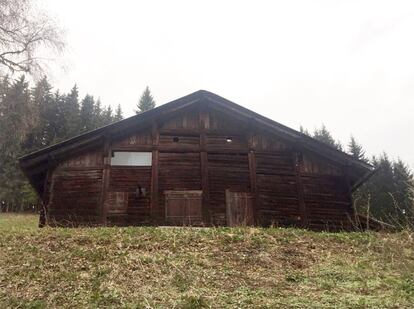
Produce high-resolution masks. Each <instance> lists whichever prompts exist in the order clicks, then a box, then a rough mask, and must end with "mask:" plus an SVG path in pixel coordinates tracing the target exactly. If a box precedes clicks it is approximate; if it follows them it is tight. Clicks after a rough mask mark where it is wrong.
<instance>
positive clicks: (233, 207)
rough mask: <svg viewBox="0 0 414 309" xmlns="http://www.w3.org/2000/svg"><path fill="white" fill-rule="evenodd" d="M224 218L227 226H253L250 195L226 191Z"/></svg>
mask: <svg viewBox="0 0 414 309" xmlns="http://www.w3.org/2000/svg"><path fill="white" fill-rule="evenodd" d="M226 216H227V225H228V226H246V225H253V223H254V221H253V197H252V195H251V194H250V193H247V192H231V191H230V190H226Z"/></svg>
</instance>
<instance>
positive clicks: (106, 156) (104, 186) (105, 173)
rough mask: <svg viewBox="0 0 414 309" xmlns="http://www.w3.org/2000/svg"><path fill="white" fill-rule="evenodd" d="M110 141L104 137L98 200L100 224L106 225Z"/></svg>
mask: <svg viewBox="0 0 414 309" xmlns="http://www.w3.org/2000/svg"><path fill="white" fill-rule="evenodd" d="M111 153H112V151H111V141H110V138H109V136H105V140H104V147H103V169H102V189H101V196H100V199H99V203H100V207H101V220H102V224H103V225H106V222H107V216H108V205H107V204H106V203H105V199H106V198H107V191H108V186H109V178H110V173H111Z"/></svg>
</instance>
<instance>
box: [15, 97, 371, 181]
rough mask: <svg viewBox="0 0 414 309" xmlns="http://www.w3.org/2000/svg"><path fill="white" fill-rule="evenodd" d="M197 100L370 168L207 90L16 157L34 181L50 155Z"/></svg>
mask: <svg viewBox="0 0 414 309" xmlns="http://www.w3.org/2000/svg"><path fill="white" fill-rule="evenodd" d="M198 102H208V104H211V105H213V104H214V106H215V107H218V108H222V109H224V110H228V111H231V112H232V113H234V114H236V115H239V116H241V117H246V118H247V119H248V120H249V121H251V122H253V123H254V124H255V125H257V126H260V127H262V128H264V129H267V130H269V131H271V132H273V133H275V134H277V135H279V136H281V137H284V138H285V139H287V140H290V141H292V142H293V143H295V144H296V145H300V147H303V148H304V149H308V150H310V151H312V152H314V153H317V154H320V155H321V156H324V157H326V158H329V159H330V160H334V161H336V162H338V163H340V164H342V165H344V166H351V167H353V168H355V169H357V170H359V171H360V173H358V174H365V173H367V172H370V171H371V170H372V166H371V165H369V164H367V163H365V162H363V161H360V160H357V159H355V158H354V157H352V156H350V155H348V154H346V153H344V152H342V151H339V150H337V149H336V148H334V147H332V146H330V145H327V144H325V143H323V142H320V141H318V140H315V139H313V138H311V137H309V136H307V135H306V134H303V133H301V132H298V131H296V130H293V129H291V128H289V127H287V126H284V125H282V124H280V123H278V122H276V121H274V120H271V119H269V118H266V117H264V116H262V115H259V114H257V113H255V112H253V111H251V110H249V109H247V108H244V107H242V106H240V105H238V104H236V103H233V102H231V101H229V100H227V99H225V98H223V97H220V96H218V95H216V94H214V93H212V92H209V91H206V90H199V91H196V92H194V93H191V94H189V95H187V96H184V97H182V98H179V99H176V100H174V101H171V102H169V103H166V104H164V105H161V106H159V107H156V108H154V109H152V110H149V111H147V112H144V113H141V114H138V115H135V116H132V117H129V118H126V119H123V120H121V121H118V122H115V123H112V124H110V125H107V126H104V127H101V128H98V129H96V130H93V131H89V132H87V133H84V134H81V135H78V136H75V137H73V138H71V139H68V140H65V141H63V142H60V143H58V144H55V145H52V146H49V147H46V148H43V149H41V150H38V151H36V152H33V153H30V154H28V155H25V156H24V157H21V158H20V159H19V162H20V166H21V167H22V169H23V171H24V172H25V174H26V175H27V176H28V177H29V179H31V182H32V184H33V175H34V174H40V173H45V169H46V168H47V167H44V168H42V166H44V164H45V163H47V161H48V160H49V159H50V158H54V157H56V156H59V155H61V154H63V153H65V152H66V151H69V150H71V149H75V148H78V147H82V146H85V145H87V144H89V143H99V142H102V141H103V137H104V136H108V135H109V136H110V135H112V134H114V133H120V132H122V131H123V130H125V129H128V128H131V127H136V126H137V124H143V125H144V124H146V123H147V124H148V123H149V122H150V121H152V120H155V119H157V118H159V117H162V116H165V115H166V114H169V113H172V112H176V111H178V110H181V109H184V108H186V107H189V106H191V105H193V104H195V103H198ZM34 168H35V170H36V171H35V172H31V170H32V169H34Z"/></svg>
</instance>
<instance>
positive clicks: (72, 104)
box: [63, 85, 80, 139]
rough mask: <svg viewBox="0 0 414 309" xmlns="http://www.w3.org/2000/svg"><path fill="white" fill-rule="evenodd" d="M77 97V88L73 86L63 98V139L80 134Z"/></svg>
mask: <svg viewBox="0 0 414 309" xmlns="http://www.w3.org/2000/svg"><path fill="white" fill-rule="evenodd" d="M78 97H79V92H78V87H77V86H76V85H75V86H73V88H72V89H71V91H70V93H68V94H67V95H66V96H65V98H64V101H65V102H64V110H63V114H64V119H65V120H64V121H65V131H66V133H65V139H67V138H70V137H73V136H75V135H77V134H79V132H80V107H79V99H78Z"/></svg>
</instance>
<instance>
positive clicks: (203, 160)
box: [199, 110, 211, 225]
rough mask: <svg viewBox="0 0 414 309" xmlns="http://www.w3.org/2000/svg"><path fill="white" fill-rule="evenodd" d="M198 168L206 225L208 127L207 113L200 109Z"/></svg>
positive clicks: (208, 208) (208, 206) (208, 222)
mask: <svg viewBox="0 0 414 309" xmlns="http://www.w3.org/2000/svg"><path fill="white" fill-rule="evenodd" d="M199 120H200V169H201V190H202V191H203V200H202V214H203V221H204V223H205V224H206V225H210V224H211V214H210V192H209V183H208V157H207V152H206V142H207V135H206V130H207V129H208V128H209V113H208V111H206V110H200V112H199Z"/></svg>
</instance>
